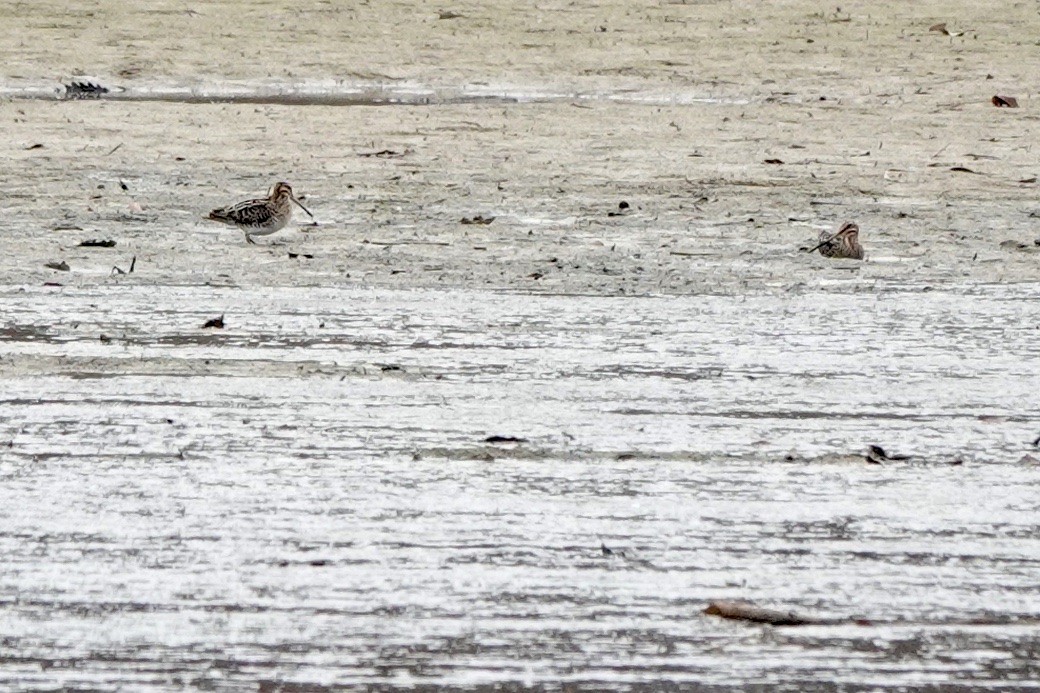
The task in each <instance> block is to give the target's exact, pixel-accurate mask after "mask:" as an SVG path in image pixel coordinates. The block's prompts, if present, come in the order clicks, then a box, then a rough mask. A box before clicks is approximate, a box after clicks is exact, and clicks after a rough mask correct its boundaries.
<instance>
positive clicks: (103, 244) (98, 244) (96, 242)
mask: <svg viewBox="0 0 1040 693" xmlns="http://www.w3.org/2000/svg"><path fill="white" fill-rule="evenodd" d="M115 246H116V242H115V241H108V240H100V239H97V238H92V239H90V240H89V241H80V244H79V247H80V248H114V247H115Z"/></svg>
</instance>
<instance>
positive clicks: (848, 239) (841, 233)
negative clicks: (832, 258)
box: [834, 221, 859, 245]
mask: <svg viewBox="0 0 1040 693" xmlns="http://www.w3.org/2000/svg"><path fill="white" fill-rule="evenodd" d="M834 239H835V240H841V241H842V242H844V243H847V244H849V245H856V244H857V243H859V224H857V223H856V222H854V221H846V222H845V223H844V224H842V225H841V228H840V229H838V232H837V233H836V234H834Z"/></svg>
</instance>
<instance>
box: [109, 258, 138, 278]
mask: <svg viewBox="0 0 1040 693" xmlns="http://www.w3.org/2000/svg"><path fill="white" fill-rule="evenodd" d="M136 264H137V256H136V255H134V256H133V257H132V258H130V269H128V270H124V269H123V268H121V267H119V266H118V265H113V266H112V272H111V273H110V274H132V273H133V271H134V265H136Z"/></svg>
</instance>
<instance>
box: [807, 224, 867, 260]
mask: <svg viewBox="0 0 1040 693" xmlns="http://www.w3.org/2000/svg"><path fill="white" fill-rule="evenodd" d="M813 250H819V251H820V255H823V256H824V257H837V258H848V259H851V260H862V259H863V246H862V245H860V243H859V226H858V225H857V224H856V223H855V222H853V221H846V222H845V223H844V224H842V225H841V228H840V229H838V230H837V231H836V232H835V233H827V232H826V231H821V232H820V243H819V245H817V246H816V247H814V248H813V249H812V250H810V251H809V252H810V253H811V252H813Z"/></svg>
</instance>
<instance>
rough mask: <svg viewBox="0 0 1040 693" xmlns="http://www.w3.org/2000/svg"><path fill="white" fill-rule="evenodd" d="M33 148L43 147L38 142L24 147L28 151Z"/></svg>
mask: <svg viewBox="0 0 1040 693" xmlns="http://www.w3.org/2000/svg"><path fill="white" fill-rule="evenodd" d="M33 149H43V145H42V144H40V143H39V142H37V143H36V144H30V145H29V146H28V147H26V148H25V151H27V152H28V151H30V150H33Z"/></svg>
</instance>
